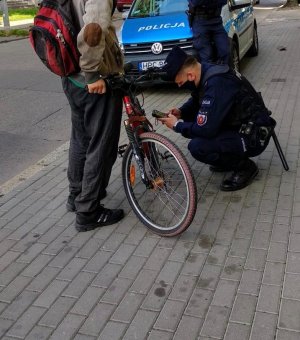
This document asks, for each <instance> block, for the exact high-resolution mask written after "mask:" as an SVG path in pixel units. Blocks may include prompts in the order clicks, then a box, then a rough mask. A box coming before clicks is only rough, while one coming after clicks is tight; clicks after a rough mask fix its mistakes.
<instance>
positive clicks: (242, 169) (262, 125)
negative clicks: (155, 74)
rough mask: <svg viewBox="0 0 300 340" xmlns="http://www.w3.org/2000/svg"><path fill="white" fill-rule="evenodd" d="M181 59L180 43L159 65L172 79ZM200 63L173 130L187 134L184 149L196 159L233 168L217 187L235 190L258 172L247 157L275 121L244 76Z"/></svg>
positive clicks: (259, 147) (262, 144)
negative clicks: (197, 77) (196, 80)
mask: <svg viewBox="0 0 300 340" xmlns="http://www.w3.org/2000/svg"><path fill="white" fill-rule="evenodd" d="M186 58H187V54H186V53H185V52H184V51H183V50H181V49H180V48H179V47H175V48H174V49H173V50H172V51H171V52H170V53H169V55H168V57H167V59H166V64H165V66H164V70H165V71H166V72H167V74H168V76H169V77H170V79H173V80H174V79H175V77H176V74H177V73H178V71H179V70H180V68H181V66H182V65H183V63H184V61H185V59H186ZM201 65H202V66H201V81H200V84H199V87H198V88H197V89H195V90H194V91H193V92H192V96H191V98H190V99H189V100H188V101H187V102H186V103H185V104H183V105H182V106H181V107H180V111H181V119H180V120H178V121H177V123H176V124H175V126H174V127H173V129H174V131H176V132H178V133H181V134H182V135H183V136H184V137H186V138H189V139H191V141H190V142H189V144H188V149H189V151H190V152H191V154H192V156H193V157H194V158H195V159H197V160H198V161H200V162H203V163H206V164H210V165H211V166H212V167H211V169H212V170H216V171H229V170H232V171H233V175H232V177H231V179H229V180H225V181H224V182H223V183H222V184H221V189H222V190H224V191H234V190H239V189H241V188H243V187H245V186H246V185H248V183H249V182H250V181H251V180H252V179H253V178H254V177H255V176H256V175H257V173H258V168H257V166H256V164H255V163H254V162H253V161H252V160H250V159H249V157H254V156H257V155H259V154H261V153H262V152H263V151H264V150H265V148H266V147H267V145H268V142H269V139H270V135H271V131H272V129H273V128H274V127H275V125H276V122H275V121H274V119H272V118H271V117H270V113H269V111H268V110H267V108H266V107H265V105H264V103H263V100H262V98H261V96H259V94H258V93H257V92H256V91H255V90H254V88H253V87H252V85H251V84H250V83H249V82H248V81H247V80H246V78H242V77H241V76H240V75H239V76H237V75H236V74H235V73H234V71H232V70H231V69H229V67H228V66H227V65H226V66H225V65H217V66H216V65H214V64H205V63H203V64H201ZM215 68H217V70H215V71H214V70H213V69H215ZM212 71H213V72H212ZM208 74H210V76H208ZM254 117H255V119H254ZM236 175H238V176H236Z"/></svg>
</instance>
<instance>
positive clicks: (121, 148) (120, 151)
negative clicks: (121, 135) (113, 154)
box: [118, 144, 128, 158]
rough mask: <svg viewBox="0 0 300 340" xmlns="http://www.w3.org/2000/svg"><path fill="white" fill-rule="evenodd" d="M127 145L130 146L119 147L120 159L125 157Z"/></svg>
mask: <svg viewBox="0 0 300 340" xmlns="http://www.w3.org/2000/svg"><path fill="white" fill-rule="evenodd" d="M127 145H128V144H123V145H120V146H119V147H118V155H119V157H120V158H122V157H123V155H124V153H125V151H126V148H127Z"/></svg>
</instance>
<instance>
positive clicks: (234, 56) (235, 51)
mask: <svg viewBox="0 0 300 340" xmlns="http://www.w3.org/2000/svg"><path fill="white" fill-rule="evenodd" d="M229 63H230V66H231V68H232V69H234V70H235V71H237V72H240V57H239V47H238V44H237V43H236V42H235V41H234V40H232V41H231V48H230V61H229Z"/></svg>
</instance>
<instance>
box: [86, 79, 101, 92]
mask: <svg viewBox="0 0 300 340" xmlns="http://www.w3.org/2000/svg"><path fill="white" fill-rule="evenodd" d="M86 87H87V89H88V92H89V93H94V94H103V93H105V92H106V83H105V81H104V79H99V80H97V81H95V82H94V83H91V84H87V85H86Z"/></svg>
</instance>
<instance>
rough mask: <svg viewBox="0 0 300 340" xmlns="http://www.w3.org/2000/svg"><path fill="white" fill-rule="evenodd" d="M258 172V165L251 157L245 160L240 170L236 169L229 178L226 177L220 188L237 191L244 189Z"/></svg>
mask: <svg viewBox="0 0 300 340" xmlns="http://www.w3.org/2000/svg"><path fill="white" fill-rule="evenodd" d="M257 174H258V168H257V165H256V164H255V163H254V162H253V161H251V160H250V159H247V160H246V161H244V162H243V165H242V167H241V168H240V169H239V170H236V171H234V172H233V173H232V175H231V176H230V177H229V178H228V179H225V180H224V181H223V182H222V184H221V185H220V189H221V190H222V191H236V190H240V189H243V188H245V187H246V186H247V185H249V184H250V183H251V181H252V180H253V178H254V177H255V176H256V175H257Z"/></svg>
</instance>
